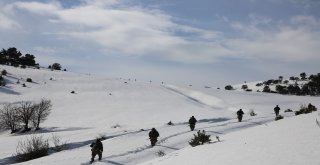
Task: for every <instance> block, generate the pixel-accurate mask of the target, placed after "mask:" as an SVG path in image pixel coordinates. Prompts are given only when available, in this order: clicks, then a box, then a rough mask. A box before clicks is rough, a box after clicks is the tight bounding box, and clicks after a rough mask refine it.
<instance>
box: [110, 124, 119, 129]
mask: <svg viewBox="0 0 320 165" xmlns="http://www.w3.org/2000/svg"><path fill="white" fill-rule="evenodd" d="M120 127H121V126H120V125H119V124H116V125H113V126H111V128H120Z"/></svg>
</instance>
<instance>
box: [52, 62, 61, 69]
mask: <svg viewBox="0 0 320 165" xmlns="http://www.w3.org/2000/svg"><path fill="white" fill-rule="evenodd" d="M51 69H52V70H61V65H60V64H59V63H53V64H52V65H51Z"/></svg>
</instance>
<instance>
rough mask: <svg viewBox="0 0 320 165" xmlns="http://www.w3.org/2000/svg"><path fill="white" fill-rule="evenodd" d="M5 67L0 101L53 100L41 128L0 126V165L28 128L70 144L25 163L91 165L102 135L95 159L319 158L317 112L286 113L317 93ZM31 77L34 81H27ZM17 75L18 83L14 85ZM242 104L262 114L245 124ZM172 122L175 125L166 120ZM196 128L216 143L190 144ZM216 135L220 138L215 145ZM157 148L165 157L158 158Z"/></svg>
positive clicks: (228, 161) (314, 101) (206, 161)
mask: <svg viewBox="0 0 320 165" xmlns="http://www.w3.org/2000/svg"><path fill="white" fill-rule="evenodd" d="M2 69H6V70H7V71H8V75H7V76H4V77H5V79H6V80H7V85H6V87H0V106H1V104H5V103H13V102H18V101H28V100H30V101H40V99H41V98H47V99H50V100H51V101H52V104H53V109H52V113H51V115H50V116H49V118H48V120H46V121H45V122H44V123H42V124H41V125H40V126H41V127H42V130H40V131H39V132H34V131H31V132H30V133H28V134H10V132H9V131H2V132H0V148H1V150H0V164H11V163H14V162H13V161H12V160H11V158H12V155H14V154H15V152H16V146H17V143H18V141H19V140H23V139H25V137H27V136H30V135H29V134H36V135H43V136H44V137H48V138H50V137H52V134H55V135H57V136H59V137H60V138H61V140H62V141H66V142H67V143H68V145H69V149H68V150H65V151H62V152H58V153H52V154H50V155H49V156H46V157H42V158H39V159H35V160H31V161H28V162H23V163H20V164H32V165H34V164H68V165H70V164H88V163H89V160H90V157H91V152H90V147H89V144H90V143H91V142H92V141H93V140H94V139H95V138H96V137H97V136H100V135H104V136H106V137H107V138H108V139H107V140H104V141H102V142H103V145H104V153H103V159H102V160H101V161H99V162H98V161H96V162H95V164H112V165H121V164H126V165H127V164H128V165H131V164H140V163H142V164H143V163H145V164H235V163H236V164H288V165H289V164H320V157H317V156H316V155H319V153H320V146H319V145H320V143H319V142H320V141H319V139H320V134H319V133H320V128H319V127H318V125H317V124H316V119H315V118H316V117H317V113H313V114H309V115H301V116H298V117H295V116H294V114H293V113H284V110H285V109H288V108H290V109H292V110H298V109H299V107H300V105H301V104H308V103H312V104H314V105H315V106H316V107H320V102H319V97H309V96H283V95H278V94H266V93H258V92H242V91H225V90H217V89H212V88H196V87H182V86H175V85H169V84H166V85H162V84H160V83H159V84H156V83H154V82H153V83H149V82H139V81H133V79H131V81H130V80H128V79H112V78H105V77H98V76H92V75H86V74H77V73H70V72H63V71H50V70H46V69H40V70H38V69H30V68H27V69H20V68H14V67H9V66H2V65H0V70H2ZM26 78H32V80H33V81H34V83H27V82H25V80H26ZM50 78H52V80H50ZM18 79H19V81H20V84H16V82H17V80H18ZM124 82H127V83H124ZM23 83H25V84H26V85H27V87H22V85H21V84H23ZM71 91H75V92H76V94H71V93H70V92H71ZM275 105H279V106H280V107H281V115H284V116H285V119H284V120H280V121H277V122H272V121H273V120H274V112H273V107H274V106H275ZM240 108H242V109H243V110H244V112H245V113H247V112H249V110H250V109H253V110H254V111H255V112H256V113H257V114H258V115H257V116H253V117H251V116H249V115H248V114H245V116H244V120H243V122H241V123H239V122H237V120H236V115H235V112H236V111H237V110H238V109H240ZM192 115H194V116H195V117H196V118H197V119H198V123H197V125H196V130H195V131H193V132H191V131H190V129H189V128H188V124H187V121H188V119H189V117H190V116H192ZM293 116H294V117H293ZM318 120H319V117H318ZM169 121H172V122H173V123H174V125H173V126H169V125H167V124H166V123H168V122H169ZM152 127H155V128H156V129H157V130H158V131H159V133H160V138H159V142H158V143H157V145H156V146H155V147H153V148H151V147H150V142H149V139H148V132H149V130H150V128H152ZM251 127H252V128H251ZM197 130H205V131H206V132H207V133H208V134H210V135H211V137H212V140H213V143H212V144H208V145H204V146H199V147H190V145H189V144H188V141H189V140H191V138H192V137H193V134H195V133H196V131H197ZM215 136H219V137H220V139H221V142H218V143H216V142H215V141H216V139H215ZM159 151H163V152H164V153H165V154H166V156H164V157H161V158H159V156H158V155H157V152H159ZM96 159H97V158H96ZM249 160H250V161H249ZM251 160H252V161H251ZM304 162H306V163H304Z"/></svg>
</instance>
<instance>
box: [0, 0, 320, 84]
mask: <svg viewBox="0 0 320 165" xmlns="http://www.w3.org/2000/svg"><path fill="white" fill-rule="evenodd" d="M0 6H1V10H0V38H1V40H0V46H1V47H2V48H8V47H12V46H14V47H17V48H18V49H19V50H21V51H22V53H24V54H25V53H32V54H34V55H35V56H36V57H37V59H36V60H37V61H39V63H40V64H41V65H43V66H48V65H49V64H52V63H54V62H59V63H60V64H62V66H63V67H65V68H67V69H68V70H71V71H75V72H81V73H91V74H98V75H106V76H109V77H122V78H131V79H134V78H136V79H138V80H141V81H149V80H153V81H154V82H161V81H164V82H168V83H176V84H182V85H188V84H193V85H198V86H205V85H206V86H220V87H224V86H225V85H227V84H236V83H242V82H244V81H256V80H266V79H270V78H277V77H278V76H280V75H281V76H284V77H287V76H291V75H298V74H300V73H301V72H306V73H309V74H315V73H318V72H319V69H320V67H319V64H318V63H319V61H320V55H319V52H320V1H318V0H264V1H261V0H227V1H226V0H197V1H196V0H121V1H120V0H63V1H62V0H61V1H59V0H42V1H40V0H38V1H37V0H2V1H1V2H0Z"/></svg>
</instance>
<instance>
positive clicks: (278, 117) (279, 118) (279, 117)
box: [274, 115, 283, 121]
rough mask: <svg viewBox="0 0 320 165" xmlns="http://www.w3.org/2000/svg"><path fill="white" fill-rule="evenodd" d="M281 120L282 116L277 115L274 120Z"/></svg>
mask: <svg viewBox="0 0 320 165" xmlns="http://www.w3.org/2000/svg"><path fill="white" fill-rule="evenodd" d="M281 119H283V116H281V115H278V116H277V117H276V118H275V119H274V120H275V121H277V120H281Z"/></svg>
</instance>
